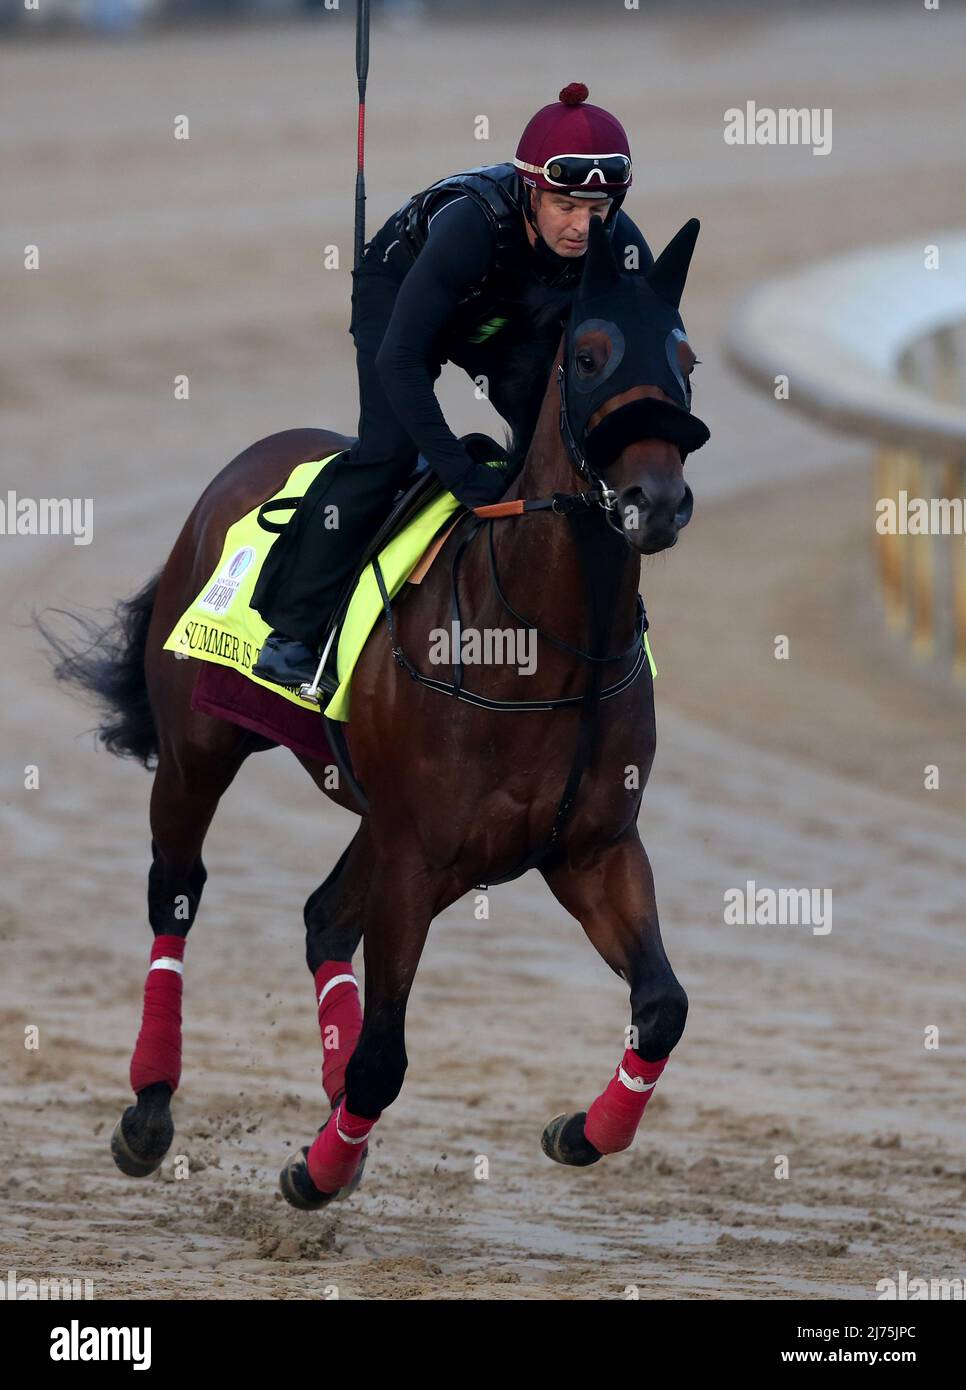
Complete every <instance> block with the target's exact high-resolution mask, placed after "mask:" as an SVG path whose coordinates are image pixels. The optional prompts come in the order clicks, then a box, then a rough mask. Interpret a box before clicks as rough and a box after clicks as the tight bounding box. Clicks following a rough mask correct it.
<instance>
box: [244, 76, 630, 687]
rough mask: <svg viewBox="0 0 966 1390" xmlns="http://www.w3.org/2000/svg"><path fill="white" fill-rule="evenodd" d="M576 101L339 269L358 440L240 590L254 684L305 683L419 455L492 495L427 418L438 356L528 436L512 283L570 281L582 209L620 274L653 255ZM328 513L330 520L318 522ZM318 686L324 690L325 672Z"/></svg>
mask: <svg viewBox="0 0 966 1390" xmlns="http://www.w3.org/2000/svg"><path fill="white" fill-rule="evenodd" d="M587 96H588V91H587V88H586V87H585V86H584V85H583V83H580V82H573V83H571V84H570V85H569V86H567V87H564V89H563V90H562V91H561V93H560V96H559V99H558V100H557V101H555V102H552V103H551V104H550V105H549V106H544V107H543V108H542V109H541V110H540V111H538V112H537V113H536V115H535V116H534V117H533V118H532V120H531V121H530V122H529V124H528V125H527V127H526V129H525V130H524V132H523V136H522V137H521V140H520V143H519V146H518V147H517V152H516V158H515V159H514V160H513V163H512V164H496V165H488V166H481V167H479V168H476V169H470V170H467V171H465V172H463V173H460V174H454V175H453V176H451V177H450V178H444V179H442V180H440V181H439V182H437V183H434V184H433V185H432V186H431V187H430V188H428V189H426V190H424V191H423V192H422V193H418V194H416V195H415V196H414V197H412V198H411V199H410V200H409V201H408V202H407V203H406V204H405V205H404V206H403V207H402V208H400V209H399V211H398V212H396V213H394V214H393V216H392V217H390V218H389V220H388V221H387V222H386V223H385V225H384V226H383V227H382V228H381V229H380V231H378V232H377V233H376V235H375V236H374V237H373V238H372V240H371V241H370V242H369V243H368V245H367V247H366V251H365V255H364V258H363V260H362V263H361V264H360V266H359V267H358V268H357V269H356V270H354V271H353V272H352V276H353V290H352V321H351V324H350V332H351V333H352V336H353V340H354V342H355V346H356V353H357V366H358V373H359V400H360V418H359V438H358V440H357V442H356V443H355V444H354V445H353V446H352V447H351V448H350V449H349V450H348V452H347V453H345V454H342V455H340V456H339V457H338V458H335V459H333V460H332V462H331V463H329V464H327V465H326V467H325V468H324V469H322V471H321V472H320V473H319V475H318V477H317V478H316V479H315V481H314V482H313V483H312V485H311V486H310V487H309V489H308V490H307V491H306V494H305V497H304V498H303V499H302V502H301V504H300V505H299V507H298V509H297V510H296V512H295V515H294V516H293V518H292V520H291V521H290V522H289V524H288V525H287V526H286V527H285V530H284V532H283V533H282V534H281V535H280V536H279V538H278V540H277V541H276V542H275V545H274V546H273V548H272V550H271V552H270V553H269V555H268V557H267V559H266V562H265V565H264V567H263V569H262V573H261V574H260V576H259V579H258V582H257V584H256V586H255V591H254V593H253V595H252V600H251V606H252V607H253V608H254V609H256V610H257V611H258V612H259V613H260V614H261V615H262V617H263V618H264V619H265V621H266V622H268V623H269V624H270V625H271V627H272V629H273V631H272V632H271V634H270V636H269V637H268V639H267V641H266V643H265V645H264V646H263V647H262V650H261V652H260V654H259V657H258V660H257V662H256V663H255V665H254V667H253V668H252V669H253V672H254V674H255V675H257V676H260V677H261V678H262V679H263V680H268V681H273V682H275V683H277V684H280V685H284V686H288V687H298V686H299V685H300V684H302V683H303V682H310V681H311V680H312V679H313V677H314V676H315V672H316V668H317V667H318V662H319V655H318V653H319V646H320V643H321V640H322V636H323V634H324V633H325V631H326V629H327V625H328V620H329V619H330V618H331V616H332V612H333V610H334V608H335V606H336V604H337V603H338V600H339V598H340V596H341V594H342V592H343V590H344V588H345V586H346V584H347V583H348V581H349V579H350V578H351V576H352V573H353V570H354V569H355V566H356V564H357V563H358V560H359V558H360V556H361V552H362V550H363V549H364V547H365V545H366V544H367V542H368V541H369V540H370V539H371V538H372V536H373V535H374V534H375V532H376V530H377V529H378V527H379V525H380V524H381V523H382V521H383V520H384V519H385V517H386V515H387V514H388V512H389V509H390V506H391V503H392V500H393V498H394V497H395V495H396V493H397V492H398V491H399V489H400V487H401V486H402V485H403V484H404V483H405V481H406V479H407V478H408V477H409V476H410V474H411V473H412V472H413V469H414V468H415V466H416V464H417V459H418V456H419V455H420V454H422V455H423V457H424V458H425V460H426V462H427V463H428V465H429V467H430V468H431V469H432V470H433V471H434V472H435V473H436V475H437V476H438V477H439V479H440V480H441V482H442V483H443V485H444V487H446V488H447V489H448V490H449V491H450V492H452V493H453V494H454V496H455V497H456V498H457V500H458V501H459V502H461V503H462V504H463V505H464V506H466V507H476V506H481V505H485V504H486V503H490V502H496V501H498V500H499V499H500V497H501V496H502V495H503V493H504V492H505V491H506V488H507V485H508V478H507V476H506V474H505V473H503V472H502V471H501V467H500V463H501V462H502V461H499V462H497V463H496V464H494V463H492V462H491V461H490V460H489V458H488V454H491V453H492V446H490V447H489V449H484V451H483V453H482V456H481V454H480V451H479V449H477V450H476V451H475V454H474V450H473V448H472V441H473V440H474V437H473V436H468V437H467V441H466V442H461V441H460V440H459V439H457V438H456V436H455V435H454V434H453V433H452V431H451V430H450V429H449V427H448V426H447V424H446V421H445V420H444V418H443V414H442V411H441V410H440V408H439V404H438V402H437V400H436V396H435V394H434V390H433V385H434V382H435V381H436V379H437V377H438V376H439V373H440V370H441V368H442V364H443V362H445V361H451V362H454V363H456V365H457V366H460V367H462V368H463V369H464V370H465V371H466V372H467V373H468V374H469V376H470V377H471V378H473V379H474V380H475V379H477V378H478V377H480V376H483V377H485V378H486V380H487V382H488V396H489V399H490V401H491V403H492V404H493V405H494V407H495V408H496V409H497V410H498V411H499V413H500V414H501V415H502V416H503V418H504V419H505V420H506V421H507V423H508V424H509V425H510V427H511V429H513V431H514V434H515V437H523V438H525V439H529V437H530V434H532V429H533V427H534V426H535V424H536V411H537V410H538V409H539V404H540V398H541V396H542V392H543V388H544V386H545V385H546V379H547V373H548V372H549V368H550V362H549V361H548V362H547V363H546V364H545V365H544V367H543V373H542V376H541V378H540V379H539V380H536V379H535V380H534V381H533V382H532V383H527V385H528V387H529V389H528V390H526V391H524V392H522V393H521V391H520V389H519V383H517V384H516V389H515V390H514V391H513V392H511V391H510V390H509V388H508V384H507V375H508V374H507V363H508V358H509V356H510V354H509V352H508V348H509V347H510V346H511V345H519V344H520V343H523V342H526V341H527V340H528V337H530V336H532V323H531V321H530V320H531V318H532V312H533V311H532V310H531V311H530V312H529V315H528V312H527V309H526V300H525V299H524V295H525V293H526V291H527V290H532V289H534V288H535V287H539V286H541V285H542V286H546V287H548V288H552V289H560V290H564V291H565V290H567V289H572V288H576V286H577V283H578V281H579V280H580V275H581V270H582V258H583V256H584V253H585V252H586V249H587V242H588V233H589V228H590V219H591V217H592V216H594V215H596V216H598V217H602V218H603V219H604V225H605V226H606V227H607V228H608V230H609V231H610V234H611V237H612V240H613V243H614V247H615V250H616V251H617V252H618V255H619V257H620V259H621V261H622V263H624V264H625V265H626V264H627V261H628V254H627V253H628V250H629V248H630V247H632V246H633V247H635V248H636V251H635V253H634V254H633V256H631V257H630V260H631V262H632V263H631V264H630V265H629V266H628V268H629V269H632V270H637V271H640V272H645V271H647V270H649V269H650V267H651V266H652V265H653V263H654V258H653V256H652V255H651V252H650V249H649V248H648V246H647V243H646V242H645V240H644V238H643V237H642V236H641V233H640V232H639V231H638V229H637V227H636V226H635V225H634V223H633V222H632V221H631V220H630V218H629V217H628V216H627V215H626V214H625V213H624V212H622V211H621V203H622V202H623V201H624V197H625V195H626V193H627V190H628V188H629V187H630V184H631V158H630V149H629V146H628V141H627V136H626V134H625V132H624V128H623V126H622V125H621V123H620V122H619V121H618V120H617V119H616V118H615V117H614V116H612V115H610V114H609V112H607V111H604V110H603V109H602V108H601V107H599V106H592V105H590V104H589V103H588V102H587ZM551 360H552V359H551ZM523 397H526V409H524V408H523V406H522V405H521V401H522V398H523ZM519 431H526V433H525V434H522V435H521V434H519V433H518V432H519ZM468 443H469V444H470V445H471V447H467V444H468ZM332 508H336V509H337V510H336V511H334V512H333V511H332V510H331V509H332ZM333 516H334V517H335V518H336V519H337V525H336V526H335V527H333V526H332V525H331V521H330V524H329V525H326V524H325V523H326V521H327V520H328V519H330V518H332V517H333ZM320 685H321V687H322V688H323V689H324V690H327V691H328V692H329V693H331V692H332V691H334V690H335V688H336V681H335V680H334V678H333V677H332V676H331V675H330V674H329V673H327V672H326V673H324V674H323V678H322V680H321V681H320Z"/></svg>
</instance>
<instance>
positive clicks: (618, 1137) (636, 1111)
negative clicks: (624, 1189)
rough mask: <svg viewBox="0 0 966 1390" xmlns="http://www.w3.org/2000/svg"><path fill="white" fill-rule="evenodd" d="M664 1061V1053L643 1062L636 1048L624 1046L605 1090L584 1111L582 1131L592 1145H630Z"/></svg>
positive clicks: (607, 1149) (606, 1149) (613, 1149)
mask: <svg viewBox="0 0 966 1390" xmlns="http://www.w3.org/2000/svg"><path fill="white" fill-rule="evenodd" d="M666 1065H667V1058H666V1057H663V1058H662V1059H661V1060H660V1061H659V1062H644V1061H642V1060H641V1058H640V1057H638V1055H637V1053H636V1052H632V1051H631V1049H630V1048H628V1049H627V1051H626V1052H625V1053H624V1056H623V1058H622V1060H621V1064H620V1066H619V1067H618V1068H617V1071H616V1072H615V1073H614V1075H613V1077H612V1078H611V1080H610V1081H609V1082H608V1084H607V1089H606V1091H604V1092H603V1093H602V1094H601V1095H599V1096H598V1097H597V1099H596V1100H595V1101H594V1103H593V1105H592V1106H591V1107H590V1109H589V1110H588V1111H587V1119H586V1121H585V1122H584V1134H585V1135H586V1136H587V1138H588V1139H589V1140H590V1142H591V1143H592V1144H593V1146H594V1148H595V1149H599V1150H600V1152H601V1153H602V1154H613V1153H618V1152H619V1151H620V1150H621V1149H627V1148H630V1146H631V1144H632V1143H633V1142H634V1135H635V1134H636V1133H637V1126H638V1125H639V1124H640V1122H641V1117H642V1116H643V1114H644V1107H645V1106H646V1105H647V1102H648V1101H649V1100H650V1098H651V1092H652V1091H653V1090H654V1086H655V1083H656V1082H657V1079H658V1077H659V1076H660V1075H661V1072H662V1071H663V1070H664V1068H665V1066H666Z"/></svg>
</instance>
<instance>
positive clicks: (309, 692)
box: [298, 624, 338, 706]
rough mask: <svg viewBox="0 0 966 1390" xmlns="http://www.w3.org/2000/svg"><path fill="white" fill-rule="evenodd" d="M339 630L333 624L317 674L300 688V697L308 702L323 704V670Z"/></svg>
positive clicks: (310, 703)
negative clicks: (321, 696) (321, 693)
mask: <svg viewBox="0 0 966 1390" xmlns="http://www.w3.org/2000/svg"><path fill="white" fill-rule="evenodd" d="M337 631H338V626H337V625H336V624H333V626H332V629H331V631H330V632H329V635H328V637H327V639H326V643H325V646H324V647H323V649H322V655H321V657H320V658H319V664H318V667H317V668H316V672H315V675H314V676H313V677H312V679H311V681H309V682H308V683H307V684H306V683H305V682H303V683H302V684H301V685H300V686H299V688H298V697H299V699H300V700H304V701H305V702H306V704H309V705H317V706H321V704H322V700H321V698H320V696H319V689H320V683H321V680H322V672H323V671H324V670H325V664H326V662H327V661H328V659H329V652H330V651H331V650H332V644H333V642H334V641H335V635H336V632H337ZM336 689H338V686H336ZM329 693H330V692H328V691H326V694H329ZM331 693H333V694H334V693H335V692H334V691H333V692H331Z"/></svg>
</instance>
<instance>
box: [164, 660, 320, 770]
mask: <svg viewBox="0 0 966 1390" xmlns="http://www.w3.org/2000/svg"><path fill="white" fill-rule="evenodd" d="M191 708H192V709H193V710H198V712H199V713H200V714H209V715H211V716H212V717H213V718H214V719H227V720H228V722H229V723H230V724H240V725H241V727H242V728H243V729H249V730H250V731H251V732H252V733H253V734H261V735H262V737H263V738H269V739H271V740H272V742H273V743H280V744H282V745H283V746H284V747H285V748H291V750H292V752H293V753H300V754H301V755H302V756H303V757H305V758H317V759H318V760H319V761H320V762H323V763H334V762H335V761H336V760H335V757H334V755H333V753H332V749H331V748H330V747H329V741H328V739H327V738H326V736H325V724H324V723H323V721H322V716H321V714H319V713H318V711H316V710H310V709H299V707H298V706H297V705H293V704H292V702H291V700H285V699H283V698H282V697H281V696H280V695H273V694H272V692H271V691H270V690H267V689H266V688H265V687H264V686H261V685H256V683H255V682H254V681H250V680H247V679H246V677H245V676H242V675H240V674H239V673H238V672H237V671H233V670H232V668H231V667H230V666H218V665H216V664H215V663H214V662H213V661H203V662H201V663H200V670H199V671H198V674H197V676H196V677H195V684H194V690H193V691H192V693H191Z"/></svg>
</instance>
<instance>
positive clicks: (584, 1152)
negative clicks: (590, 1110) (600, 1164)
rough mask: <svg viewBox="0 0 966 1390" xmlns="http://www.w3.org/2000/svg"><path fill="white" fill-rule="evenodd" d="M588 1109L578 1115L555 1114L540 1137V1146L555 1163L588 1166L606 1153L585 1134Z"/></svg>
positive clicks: (576, 1166)
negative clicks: (597, 1147)
mask: <svg viewBox="0 0 966 1390" xmlns="http://www.w3.org/2000/svg"><path fill="white" fill-rule="evenodd" d="M586 1118H587V1111H586V1110H579V1111H578V1112H577V1114H576V1115H555V1116H554V1118H553V1119H552V1120H551V1121H550V1123H549V1124H548V1125H547V1128H546V1129H545V1130H544V1131H543V1134H542V1136H541V1138H540V1147H541V1149H543V1151H544V1153H545V1154H546V1155H547V1157H548V1158H552V1159H553V1161H554V1163H567V1164H569V1165H570V1167H572V1168H587V1167H589V1165H590V1164H591V1163H596V1162H597V1160H598V1159H599V1158H603V1157H604V1155H603V1154H602V1153H601V1152H600V1150H599V1149H595V1148H594V1146H593V1144H592V1143H591V1142H590V1140H589V1139H588V1138H587V1136H586V1135H585V1134H584V1121H585V1120H586Z"/></svg>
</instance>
